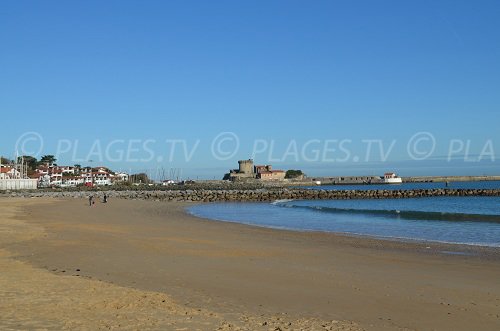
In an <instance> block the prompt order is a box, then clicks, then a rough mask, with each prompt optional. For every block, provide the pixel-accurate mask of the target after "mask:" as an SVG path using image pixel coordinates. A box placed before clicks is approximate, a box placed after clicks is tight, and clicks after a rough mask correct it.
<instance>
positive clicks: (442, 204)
mask: <svg viewBox="0 0 500 331" xmlns="http://www.w3.org/2000/svg"><path fill="white" fill-rule="evenodd" d="M189 212H190V213H191V214H193V215H195V216H198V217H203V218H207V219H213V220H220V221H230V222H238V223H244V224H249V225H256V226H263V227H270V228H278V229H289V230H297V231H323V232H335V233H344V234H351V235H362V236H369V237H375V238H381V239H384V238H386V239H399V240H417V241H435V242H445V243H457V244H468V245H480V246H491V247H500V197H425V198H409V199H351V200H283V201H275V202H272V203H261V202H259V203H252V202H245V203H232V202H227V203H212V204H202V205H196V206H193V207H190V208H189Z"/></svg>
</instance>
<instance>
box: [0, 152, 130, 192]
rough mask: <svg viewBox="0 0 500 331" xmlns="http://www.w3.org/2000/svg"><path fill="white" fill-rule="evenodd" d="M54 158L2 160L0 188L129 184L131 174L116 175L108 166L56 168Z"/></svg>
mask: <svg viewBox="0 0 500 331" xmlns="http://www.w3.org/2000/svg"><path fill="white" fill-rule="evenodd" d="M55 161H56V160H55V158H54V157H53V156H51V155H46V156H44V157H42V159H41V160H40V161H38V160H36V159H34V158H33V157H17V158H16V160H15V161H11V160H8V159H5V158H1V160H0V180H1V182H0V188H1V189H16V188H25V189H33V188H47V187H79V186H90V187H93V186H108V185H113V184H117V183H126V182H128V181H129V179H130V175H129V174H127V173H124V172H115V171H112V170H111V169H109V168H107V167H103V166H100V167H81V166H80V165H73V166H67V165H63V166H61V165H57V164H56V163H55Z"/></svg>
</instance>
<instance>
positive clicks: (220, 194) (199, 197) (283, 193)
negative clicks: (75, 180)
mask: <svg viewBox="0 0 500 331" xmlns="http://www.w3.org/2000/svg"><path fill="white" fill-rule="evenodd" d="M104 194H106V195H107V197H108V198H110V199H113V198H120V199H133V200H156V201H192V202H228V201H275V200H283V199H296V200H313V199H325V200H326V199H390V198H396V199H404V198H423V197H436V196H495V197H498V196H500V189H425V190H424V189H419V190H338V191H329V190H306V189H276V190H266V189H258V190H171V191H153V190H151V191H112V190H109V191H59V192H50V191H35V192H34V191H24V192H23V191H10V192H9V191H6V192H2V193H0V197H26V198H32V197H41V198H47V197H48V198H88V197H89V196H90V195H93V196H94V197H96V198H97V197H102V196H103V195H104Z"/></svg>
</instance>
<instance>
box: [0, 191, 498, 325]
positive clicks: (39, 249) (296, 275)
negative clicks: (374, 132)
mask: <svg viewBox="0 0 500 331" xmlns="http://www.w3.org/2000/svg"><path fill="white" fill-rule="evenodd" d="M0 206H1V207H0V220H1V222H0V270H2V271H3V270H8V271H7V272H2V273H1V274H0V312H1V314H2V316H8V318H7V319H5V318H2V319H1V320H0V328H2V329H5V328H7V327H11V328H13V329H16V328H18V329H26V328H48V329H54V328H55V329H59V328H64V327H66V328H72V329H74V328H87V329H99V328H113V327H116V328H119V329H167V330H176V329H179V330H180V329H183V328H184V329H186V330H195V329H200V330H215V329H218V328H220V329H226V330H239V329H240V330H275V329H276V328H280V329H282V330H285V329H293V330H300V329H304V330H359V329H366V330H498V329H499V328H500V317H499V315H500V281H499V279H500V258H499V252H498V250H495V249H480V248H474V247H472V248H471V247H460V246H449V245H448V246H447V245H434V244H433V245H423V244H413V243H398V242H388V241H379V240H371V239H366V238H354V237H345V236H339V235H334V234H325V233H301V232H292V231H279V230H272V229H264V228H256V227H250V226H245V225H240V224H233V223H224V222H213V221H207V220H201V219H197V218H195V217H192V216H190V215H188V214H186V213H185V212H184V208H185V207H186V206H188V204H186V203H167V202H153V201H129V200H112V201H110V203H109V204H96V206H95V207H93V208H90V207H88V206H87V204H86V201H85V200H38V199H27V200H12V199H1V200H0ZM427 247H430V248H427ZM444 251H451V252H454V253H457V252H458V253H462V252H465V253H466V254H467V255H461V254H449V253H443V252H444ZM4 298H6V299H7V300H4Z"/></svg>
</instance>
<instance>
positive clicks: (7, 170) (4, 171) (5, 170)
mask: <svg viewBox="0 0 500 331" xmlns="http://www.w3.org/2000/svg"><path fill="white" fill-rule="evenodd" d="M11 170H12V168H8V167H1V168H0V173H2V174H6V173H8V172H9V171H11Z"/></svg>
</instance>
